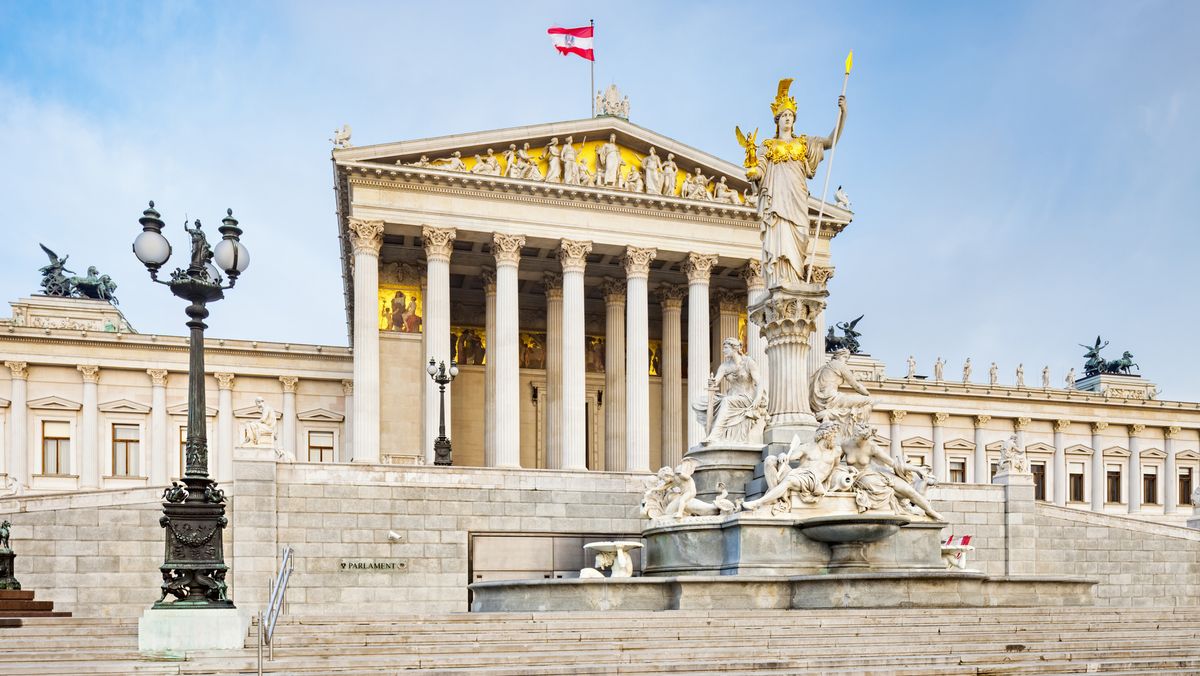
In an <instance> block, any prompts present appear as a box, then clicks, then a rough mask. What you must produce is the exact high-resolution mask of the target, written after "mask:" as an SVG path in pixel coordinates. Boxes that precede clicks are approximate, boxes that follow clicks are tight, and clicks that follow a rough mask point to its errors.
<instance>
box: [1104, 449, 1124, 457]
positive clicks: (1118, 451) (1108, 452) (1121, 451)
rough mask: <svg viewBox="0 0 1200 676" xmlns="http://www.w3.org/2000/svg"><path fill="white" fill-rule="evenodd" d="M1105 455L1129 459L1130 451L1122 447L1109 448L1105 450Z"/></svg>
mask: <svg viewBox="0 0 1200 676" xmlns="http://www.w3.org/2000/svg"><path fill="white" fill-rule="evenodd" d="M1104 455H1105V456H1112V457H1114V458H1128V457H1129V451H1128V450H1126V449H1124V448H1121V447H1120V446H1109V447H1108V448H1106V449H1104Z"/></svg>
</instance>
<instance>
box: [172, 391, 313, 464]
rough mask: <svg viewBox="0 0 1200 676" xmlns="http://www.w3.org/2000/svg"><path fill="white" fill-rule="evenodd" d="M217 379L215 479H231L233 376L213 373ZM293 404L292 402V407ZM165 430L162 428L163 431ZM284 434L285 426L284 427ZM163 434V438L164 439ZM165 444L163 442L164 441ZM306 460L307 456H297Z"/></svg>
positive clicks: (285, 411)
mask: <svg viewBox="0 0 1200 676" xmlns="http://www.w3.org/2000/svg"><path fill="white" fill-rule="evenodd" d="M213 377H214V378H216V379H217V440H216V441H217V444H216V446H217V462H216V476H215V477H213V479H214V480H216V481H232V480H233V445H234V439H235V436H234V435H235V434H236V431H235V430H234V422H233V378H234V375H233V374H232V373H214V374H213ZM286 403H287V400H286V399H285V400H284V404H285V406H284V415H287V406H286ZM294 407H295V404H293V408H294ZM165 431H166V430H164V433H165ZM285 436H286V428H285ZM165 438H166V437H165V434H164V439H165ZM164 445H165V442H164ZM299 459H302V460H307V459H308V458H299Z"/></svg>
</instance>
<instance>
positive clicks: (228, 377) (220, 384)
mask: <svg viewBox="0 0 1200 676" xmlns="http://www.w3.org/2000/svg"><path fill="white" fill-rule="evenodd" d="M163 375H166V373H165V372H164V374H163ZM151 377H154V374H151ZM213 378H216V379H217V389H218V390H232V389H233V374H232V373H214V374H213Z"/></svg>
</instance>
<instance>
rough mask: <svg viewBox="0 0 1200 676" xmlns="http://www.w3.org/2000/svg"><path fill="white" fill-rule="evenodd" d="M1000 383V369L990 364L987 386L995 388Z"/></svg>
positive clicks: (993, 363) (994, 363)
mask: <svg viewBox="0 0 1200 676" xmlns="http://www.w3.org/2000/svg"><path fill="white" fill-rule="evenodd" d="M999 383H1000V367H999V366H996V362H992V366H991V368H989V369H988V385H991V386H992V387H995V386H996V385H998V384H999Z"/></svg>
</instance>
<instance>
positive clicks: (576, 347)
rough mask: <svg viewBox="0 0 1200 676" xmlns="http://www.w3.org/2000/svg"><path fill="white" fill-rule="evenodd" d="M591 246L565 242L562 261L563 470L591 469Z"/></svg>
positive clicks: (560, 251)
mask: <svg viewBox="0 0 1200 676" xmlns="http://www.w3.org/2000/svg"><path fill="white" fill-rule="evenodd" d="M591 250H592V243H591V242H577V241H573V240H567V239H564V240H562V246H561V248H560V249H559V261H560V262H561V263H562V271H563V310H562V313H563V323H562V326H563V330H562V341H563V346H562V355H563V356H562V364H563V367H562V368H563V376H562V378H563V390H562V398H563V404H562V406H563V425H562V434H563V440H562V463H563V469H569V470H584V469H587V427H586V425H587V420H586V418H587V402H586V396H587V384H586V381H585V380H584V378H585V368H586V364H585V362H584V355H585V339H586V337H585V335H584V322H583V308H584V296H583V271H584V269H585V267H586V266H587V255H588V254H589V253H591Z"/></svg>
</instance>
